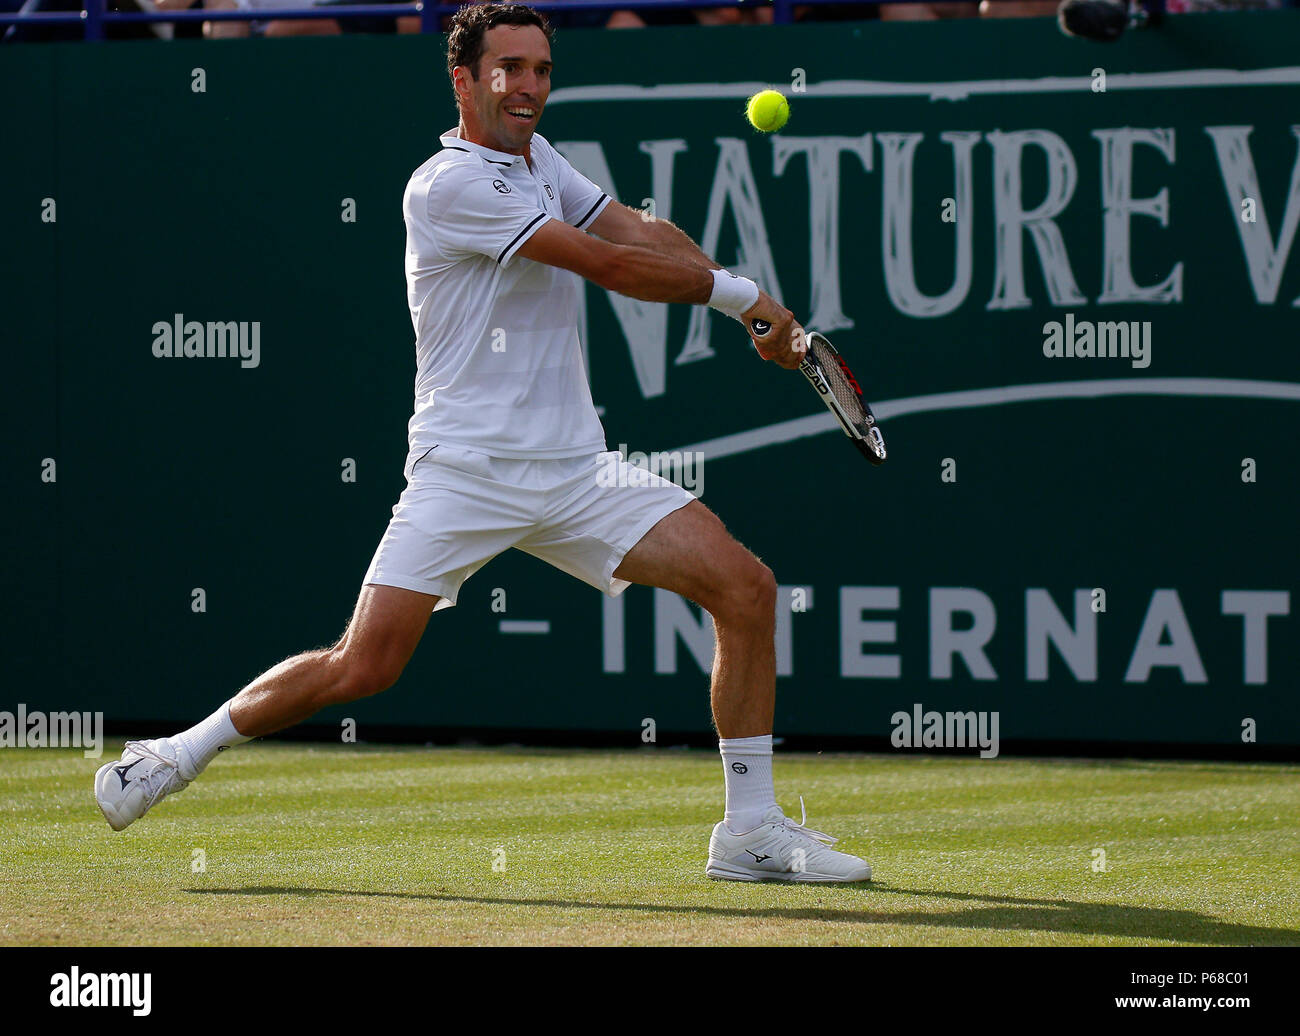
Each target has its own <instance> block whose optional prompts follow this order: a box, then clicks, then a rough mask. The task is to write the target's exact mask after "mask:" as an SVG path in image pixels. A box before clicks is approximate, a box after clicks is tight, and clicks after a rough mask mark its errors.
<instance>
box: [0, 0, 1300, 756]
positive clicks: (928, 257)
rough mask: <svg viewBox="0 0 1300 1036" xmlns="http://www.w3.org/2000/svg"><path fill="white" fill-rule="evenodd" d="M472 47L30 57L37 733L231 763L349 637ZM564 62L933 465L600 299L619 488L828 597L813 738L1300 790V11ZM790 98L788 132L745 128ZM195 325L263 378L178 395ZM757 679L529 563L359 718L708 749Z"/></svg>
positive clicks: (1, 222) (18, 559) (741, 42)
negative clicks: (457, 60)
mask: <svg viewBox="0 0 1300 1036" xmlns="http://www.w3.org/2000/svg"><path fill="white" fill-rule="evenodd" d="M439 47H440V41H439V40H437V39H423V38H388V39H383V38H374V39H365V38H345V39H339V40H283V41H281V40H277V41H253V42H248V43H231V44H222V45H211V44H200V43H195V44H187V43H173V44H169V45H162V44H155V43H141V44H134V43H132V44H114V45H111V46H102V47H91V46H62V45H53V46H42V47H34V46H33V47H23V48H7V49H6V50H5V51H4V52H3V53H2V54H0V87H2V88H3V91H4V95H5V96H6V97H7V98H9V99H10V104H9V105H7V117H8V121H9V125H8V126H7V127H6V130H5V137H6V141H7V143H8V145H9V146H8V147H6V157H5V161H4V163H3V164H0V182H2V183H3V192H2V194H0V233H2V234H3V239H4V241H5V247H4V255H5V263H6V269H5V271H4V275H3V279H2V281H0V283H2V284H3V287H2V288H0V291H3V293H4V308H5V314H6V318H5V331H4V335H5V346H6V348H5V355H6V357H7V361H8V365H7V367H8V369H7V374H8V376H7V378H6V379H5V381H6V388H7V393H6V403H5V410H6V417H7V425H8V427H7V431H6V435H5V446H4V449H5V454H4V468H3V478H4V485H5V496H6V501H7V506H6V507H5V509H4V511H5V521H6V522H7V523H9V526H10V527H9V529H8V535H7V537H6V540H5V542H6V544H7V547H8V549H7V551H6V553H7V558H6V591H7V592H6V595H5V597H6V600H7V601H8V606H7V607H6V621H5V624H4V626H5V630H6V637H7V638H8V643H7V645H6V652H5V654H6V658H7V661H8V665H7V667H6V668H7V675H6V680H5V691H4V699H5V701H4V702H0V709H13V708H14V707H15V705H16V704H17V703H24V704H25V705H26V706H27V707H28V708H30V709H49V710H53V709H80V710H88V711H89V710H102V711H103V712H104V713H105V714H106V716H107V717H108V718H109V719H117V720H141V721H144V720H160V721H166V722H168V723H175V722H180V721H184V720H189V719H191V718H195V717H199V716H202V715H205V714H207V712H209V711H210V710H211V709H212V708H213V707H215V705H216V704H218V703H219V702H220V701H222V700H224V698H225V697H228V696H229V695H230V694H231V693H233V692H234V691H235V690H237V689H238V688H239V687H240V686H241V685H242V684H243V683H245V682H246V681H248V680H249V679H251V678H252V677H253V676H255V675H256V674H257V673H258V672H260V671H261V670H263V669H265V668H267V667H269V666H270V665H272V664H274V663H275V662H277V661H279V660H280V659H281V658H283V657H285V656H287V655H289V654H292V653H295V652H297V651H300V650H304V649H306V648H309V647H317V646H321V645H324V644H326V643H329V642H331V641H332V640H333V639H334V638H336V637H337V636H338V634H339V633H340V632H341V630H342V627H343V624H344V622H345V620H346V618H347V615H348V614H349V612H350V609H351V606H352V603H353V601H354V599H355V596H356V593H357V591H358V589H359V584H360V581H361V577H362V575H363V573H364V572H365V570H366V566H367V564H368V563H369V560H370V557H371V554H372V553H373V551H374V548H375V545H376V544H377V542H378V540H379V537H380V535H381V534H382V533H383V530H384V527H385V525H386V523H387V521H388V517H389V512H390V509H391V507H392V505H393V503H394V502H395V501H396V498H397V495H398V494H399V492H400V491H401V488H402V485H403V478H402V466H403V459H404V457H405V423H406V420H407V418H408V417H409V414H410V408H411V388H412V376H413V372H414V362H413V361H414V350H413V337H412V332H411V325H410V320H409V316H408V313H407V310H406V305H405V292H404V282H403V262H402V255H403V244H404V239H403V233H404V232H403V224H402V219H401V196H402V190H403V188H404V186H405V184H406V180H407V178H408V176H409V175H410V173H411V171H412V170H414V169H415V168H416V167H417V166H418V165H420V164H421V163H422V162H423V161H424V160H425V159H426V158H427V157H428V156H429V155H430V154H431V153H432V152H434V151H435V150H437V148H438V146H439V145H438V143H437V137H438V135H439V134H440V133H442V132H444V131H446V130H447V129H449V128H450V127H451V126H453V125H454V124H455V114H454V110H453V108H452V104H451V100H450V91H449V88H448V86H447V83H446V75H445V66H444V62H443V58H442V55H441V51H440V49H439ZM554 54H555V59H556V70H555V76H554V79H555V84H554V86H555V88H554V90H553V92H552V95H551V98H550V102H549V104H548V106H547V109H546V112H545V113H544V115H543V117H542V120H541V125H540V132H541V133H542V134H543V135H544V136H545V137H546V138H547V139H549V140H550V141H551V142H552V143H553V144H554V145H555V146H556V147H557V148H558V149H559V150H560V151H561V152H562V153H563V154H564V155H565V156H566V157H567V158H568V159H569V160H570V161H571V162H572V163H573V164H574V165H575V166H576V167H578V168H579V169H580V170H582V171H583V172H584V173H585V174H586V175H587V176H589V177H591V178H592V179H593V180H595V181H596V182H597V183H599V184H600V185H601V186H602V187H603V188H604V189H606V190H607V191H608V192H610V193H611V194H613V195H615V196H616V197H617V198H619V199H620V200H621V201H623V202H624V203H626V204H628V205H631V206H633V207H635V208H644V209H647V210H650V209H651V208H653V211H654V213H655V214H656V215H658V216H660V217H665V218H668V219H671V220H672V221H674V222H675V223H677V224H678V225H680V226H681V227H682V228H683V229H684V230H685V231H686V232H687V233H689V234H690V235H691V236H692V237H693V238H695V239H696V240H697V241H699V242H700V243H701V245H702V247H703V248H704V249H705V250H706V251H708V252H709V253H710V254H712V255H714V256H715V257H716V258H717V259H718V261H719V262H721V263H723V264H724V265H726V266H728V267H729V268H731V269H732V270H734V271H736V272H738V273H743V274H746V275H748V276H750V277H753V278H755V279H756V280H758V281H759V282H760V283H761V284H762V285H763V287H764V288H766V289H767V290H768V291H769V292H771V293H772V294H773V295H775V296H776V297H778V298H779V299H780V300H781V301H783V302H784V303H785V304H786V305H787V306H789V307H790V308H791V309H793V310H794V312H795V313H796V315H797V316H798V317H799V318H800V319H801V320H802V321H803V322H804V324H805V325H806V326H807V327H810V328H815V329H818V330H820V331H823V332H824V333H826V334H828V335H829V336H830V337H831V339H832V340H833V341H834V342H835V343H836V345H837V346H838V347H839V348H840V349H841V350H842V351H843V352H844V353H845V355H846V356H847V357H848V358H849V360H850V362H851V363H852V364H853V365H854V367H855V368H857V369H858V371H859V374H860V375H861V377H862V379H863V381H864V388H865V390H866V393H867V395H868V396H869V397H870V398H871V399H872V401H873V402H874V403H875V409H876V413H877V416H878V417H879V418H880V419H881V422H882V426H883V428H884V431H885V435H886V438H887V441H888V443H889V447H890V459H889V461H888V463H887V464H886V465H885V466H884V467H882V468H878V469H877V468H871V467H869V466H868V465H867V464H866V463H865V462H864V461H863V460H862V458H861V457H860V456H859V455H858V454H857V453H856V451H854V450H853V448H852V447H851V446H850V444H849V443H848V442H847V441H846V440H845V439H844V438H843V436H842V435H841V434H840V433H839V431H838V430H837V429H836V428H835V426H834V424H833V422H832V420H831V418H830V416H829V415H828V414H827V413H826V412H825V411H824V409H822V408H821V407H820V404H819V403H818V401H817V400H816V399H815V398H814V396H813V395H812V394H811V393H810V392H809V391H808V389H807V386H806V384H804V382H803V381H802V379H801V378H800V377H799V376H798V375H797V374H793V373H791V372H788V371H783V370H780V369H778V368H776V367H775V366H773V365H770V364H764V363H762V362H761V361H760V360H759V359H758V358H757V357H756V356H755V355H754V353H753V351H752V349H751V348H750V347H749V344H748V340H747V339H746V337H745V335H744V333H743V331H742V330H741V329H740V328H738V327H737V326H736V325H735V324H734V323H733V322H731V321H730V320H727V319H726V318H724V317H720V316H718V315H717V314H714V313H712V312H710V311H708V310H707V309H705V308H703V307H686V306H675V307H668V306H663V305H657V304H647V303H641V302H637V301H634V300H631V299H627V298H623V297H619V296H613V295H610V294H609V293H607V292H605V291H603V290H601V289H598V288H597V287H595V286H589V287H588V289H587V293H586V297H585V300H584V317H583V320H584V326H585V328H586V334H585V336H584V340H585V344H586V347H587V353H588V360H589V366H590V372H591V380H592V386H593V394H594V397H595V400H596V402H597V404H598V406H600V407H601V410H602V416H603V420H604V422H605V428H606V431H607V436H608V444H609V447H610V448H611V449H618V448H622V449H623V450H624V451H625V452H626V453H629V454H641V455H643V456H644V459H645V463H646V464H647V465H650V464H652V463H653V464H657V465H659V466H660V467H661V468H662V467H663V466H664V465H665V464H668V465H669V470H668V471H667V473H669V474H671V475H673V476H674V477H676V478H677V479H678V480H679V481H681V482H682V484H683V485H686V486H687V488H689V489H691V490H692V491H694V492H696V493H697V495H700V496H701V497H702V499H703V500H704V502H705V503H706V504H708V505H709V506H710V507H712V508H713V509H714V510H715V511H716V512H717V513H718V514H719V515H720V516H721V517H722V518H723V520H724V521H725V522H726V523H727V525H728V527H729V528H730V529H731V530H732V531H733V532H734V533H735V535H736V536H737V537H738V538H739V539H741V540H742V542H744V543H745V544H746V545H748V546H749V547H750V548H751V549H752V550H754V551H755V553H757V554H759V555H760V556H761V557H762V558H763V559H764V561H765V562H767V563H768V564H769V565H770V566H771V567H772V569H773V570H774V571H775V573H776V575H777V579H778V581H779V583H780V584H781V586H782V591H781V604H780V608H779V614H778V628H777V656H778V668H779V674H780V675H779V677H778V708H777V724H778V733H781V734H787V735H796V734H799V735H811V736H825V735H839V736H848V737H862V738H880V737H887V736H890V735H891V734H898V733H899V732H900V731H901V730H903V728H904V727H906V726H907V725H908V724H913V725H915V722H916V719H917V717H920V723H921V724H922V725H923V724H924V715H925V713H927V712H936V711H937V712H949V711H963V712H964V711H974V712H980V713H985V714H988V715H990V716H991V715H992V714H994V713H996V716H997V721H998V724H999V734H1000V738H1001V739H1002V742H1003V743H1004V744H1009V743H1013V742H1015V741H1017V740H1019V741H1044V740H1050V741H1075V742H1089V741H1116V742H1156V743H1165V744H1189V745H1190V744H1201V745H1217V746H1230V745H1242V744H1246V745H1250V744H1256V745H1259V746H1261V747H1264V746H1272V747H1274V748H1277V747H1279V746H1292V747H1296V746H1300V699H1298V697H1297V693H1298V692H1297V687H1298V686H1300V680H1298V678H1300V661H1298V658H1297V650H1296V648H1297V616H1296V614H1295V610H1294V602H1293V592H1294V591H1295V589H1296V584H1297V573H1298V571H1300V565H1298V563H1297V549H1296V527H1297V502H1298V501H1300V495H1298V491H1297V488H1296V472H1297V460H1298V458H1297V439H1298V435H1297V433H1298V432H1300V378H1297V371H1298V370H1300V353H1298V352H1297V349H1298V348H1300V346H1298V345H1297V324H1298V317H1300V314H1298V313H1297V307H1300V262H1298V261H1297V259H1296V257H1295V255H1294V251H1295V249H1294V247H1293V246H1294V245H1295V238H1296V230H1297V224H1298V223H1300V162H1298V161H1297V156H1298V152H1297V146H1298V142H1300V103H1298V102H1300V65H1298V64H1297V63H1296V58H1295V55H1296V54H1300V16H1297V15H1296V14H1295V13H1292V12H1276V13H1252V14H1242V15H1196V16H1186V17H1177V18H1172V19H1170V20H1169V21H1168V23H1167V25H1166V26H1164V27H1163V28H1161V29H1160V30H1158V31H1148V32H1142V33H1132V34H1130V35H1128V36H1126V37H1125V38H1124V39H1123V41H1122V42H1120V43H1118V44H1115V45H1113V46H1106V47H1099V46H1095V45H1089V44H1086V43H1084V42H1082V41H1078V40H1071V39H1067V38H1065V37H1063V36H1062V35H1061V34H1060V33H1059V32H1058V30H1057V29H1056V27H1055V24H1054V23H1053V22H1051V21H1050V20H1041V21H1032V22H1002V21H998V22H969V23H965V22H958V23H943V24H930V25H895V24H874V23H867V24H862V25H845V24H840V25H834V26H797V27H793V28H790V29H778V28H770V27H762V28H754V29H691V30H682V31H677V30H659V31H653V32H649V31H647V32H642V33H636V32H605V31H590V32H588V31H573V32H562V33H561V34H560V36H559V37H558V39H557V40H556V44H555V51H554ZM766 86H775V87H777V88H779V89H781V90H783V91H784V92H785V93H786V94H787V95H788V96H789V98H790V101H791V108H792V116H791V119H790V121H789V123H788V124H787V126H786V127H785V128H784V129H783V130H781V131H780V132H779V133H776V134H773V135H771V136H764V135H761V134H758V133H755V132H754V131H752V130H750V129H749V127H748V126H747V125H746V123H745V122H744V120H743V116H742V114H741V112H742V107H743V101H744V98H745V97H746V96H748V95H749V94H751V93H753V92H754V91H756V90H757V89H760V88H762V87H766ZM20 99H21V101H20ZM192 321H199V322H202V323H203V326H204V327H205V328H206V329H211V328H213V327H214V326H215V327H216V328H217V333H219V334H220V335H221V336H223V337H224V339H225V340H226V342H227V344H228V349H227V352H228V353H229V354H230V355H228V356H227V357H225V358H206V357H204V358H176V357H167V356H166V355H158V354H159V353H160V352H164V350H162V349H160V348H157V347H156V343H157V341H158V340H159V337H160V336H163V337H165V334H173V335H174V334H175V332H174V330H171V331H167V332H165V333H164V332H163V331H159V330H158V328H159V327H162V328H170V329H174V328H175V327H176V326H177V325H178V324H179V325H180V327H181V334H182V335H183V334H184V328H185V324H186V323H187V322H192ZM236 343H238V344H237V345H236ZM655 454H658V455H659V456H657V457H656V456H653V455H655ZM663 455H667V458H665V456H663ZM711 650H712V635H711V629H710V625H709V620H708V617H707V616H706V615H702V614H701V613H700V611H699V609H697V608H696V607H695V606H693V605H690V604H688V603H686V602H684V601H683V600H681V599H680V598H678V597H676V596H673V595H670V594H666V593H662V592H658V591H652V590H649V589H646V588H641V587H634V588H633V589H631V590H629V591H628V592H627V594H626V595H624V596H623V597H620V598H617V599H609V598H605V597H603V596H602V595H601V594H600V593H598V592H597V591H595V590H593V589H591V588H590V587H587V586H585V585H583V584H581V583H578V582H576V581H574V580H573V579H571V578H569V577H567V576H565V575H563V574H561V573H559V572H557V571H553V570H551V569H548V568H546V567H545V566H544V565H543V564H541V563H540V562H538V561H536V560H534V559H532V558H530V557H526V556H524V555H521V554H518V553H515V552H509V553H507V554H505V555H503V556H501V557H499V558H498V559H496V560H495V561H493V562H492V563H491V564H490V565H489V566H488V567H487V568H485V569H484V570H483V571H482V572H480V573H479V574H478V575H476V576H475V577H474V578H473V579H472V580H471V581H470V582H469V583H468V584H466V586H465V588H464V590H463V591H462V594H461V597H460V602H459V606H458V607H456V608H454V609H451V610H449V611H444V612H439V613H438V614H436V615H435V616H434V618H433V620H432V622H431V624H430V628H429V631H428V633H427V634H426V636H425V640H424V642H423V643H422V645H421V647H420V649H419V651H418V652H417V654H416V656H415V658H414V660H413V661H412V663H411V665H410V666H409V667H408V669H407V671H406V673H405V675H404V676H403V678H402V680H401V681H400V683H399V684H398V685H397V687H396V688H394V689H393V690H391V691H389V692H387V693H385V694H383V695H380V696H378V697H376V698H373V699H369V700H367V701H365V702H361V703H357V704H356V705H354V706H350V707H348V708H347V709H344V710H334V712H336V713H337V715H334V713H330V714H327V715H326V716H325V719H326V720H328V721H329V722H332V723H337V722H339V720H340V719H342V718H343V717H344V716H347V717H352V718H356V719H357V721H358V723H359V724H360V728H361V730H362V732H363V736H364V730H365V727H366V725H367V724H372V725H380V724H396V725H410V726H422V727H461V728H487V727H491V728H516V729H521V730H536V731H566V730H572V731H587V732H593V731H604V732H613V733H614V735H615V737H616V738H621V737H626V739H627V741H628V743H639V742H640V740H641V735H642V731H643V729H645V721H646V720H647V719H650V720H653V721H654V724H655V726H656V728H657V729H658V730H661V731H687V732H689V731H696V732H703V731H705V730H707V729H708V724H709V711H708V695H707V683H708V679H707V674H708V672H709V668H710V665H711ZM5 702H8V703H9V704H5ZM900 717H905V718H900Z"/></svg>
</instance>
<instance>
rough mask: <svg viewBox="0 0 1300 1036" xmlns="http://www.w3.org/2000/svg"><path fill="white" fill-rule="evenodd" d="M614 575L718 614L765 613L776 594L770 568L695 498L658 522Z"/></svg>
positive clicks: (632, 550)
mask: <svg viewBox="0 0 1300 1036" xmlns="http://www.w3.org/2000/svg"><path fill="white" fill-rule="evenodd" d="M614 575H615V576H616V577H617V578H619V579H626V580H627V581H628V582H629V583H640V584H642V585H644V586H658V587H662V588H663V589H665V590H671V591H673V592H674V593H678V594H681V595H682V596H683V597H687V598H689V599H690V600H692V601H695V602H697V603H698V604H700V605H703V606H704V607H705V608H707V609H709V611H711V612H713V613H714V614H715V616H716V615H717V613H718V611H726V610H745V609H747V608H749V607H755V608H759V609H765V608H766V605H767V603H768V601H769V599H773V598H774V597H775V593H776V584H775V581H774V580H773V578H772V572H771V570H770V569H769V568H768V567H767V566H766V565H764V564H763V563H762V562H761V561H759V560H758V558H756V557H755V556H754V555H753V554H752V553H750V551H749V550H747V549H746V548H745V546H744V545H743V544H741V543H740V542H739V541H738V540H737V539H736V538H735V537H734V536H732V535H731V533H729V532H727V529H726V527H725V526H724V525H723V524H722V522H721V520H720V519H719V518H718V516H717V515H716V514H714V513H713V512H712V511H710V510H709V509H708V508H707V507H705V506H704V504H702V503H700V501H698V500H692V501H691V502H690V503H689V504H687V505H686V506H685V507H681V508H679V509H678V510H676V511H673V512H672V513H671V514H669V515H667V516H666V517H665V518H663V519H662V520H661V521H660V522H659V523H658V524H657V525H655V526H654V527H653V528H652V529H651V530H650V531H649V532H648V533H646V534H645V536H643V537H642V538H641V539H640V540H639V541H638V542H637V544H636V546H634V547H633V548H632V549H631V550H629V551H628V552H627V554H626V555H625V556H624V557H623V560H622V561H621V562H620V563H619V566H618V568H616V569H615V570H614Z"/></svg>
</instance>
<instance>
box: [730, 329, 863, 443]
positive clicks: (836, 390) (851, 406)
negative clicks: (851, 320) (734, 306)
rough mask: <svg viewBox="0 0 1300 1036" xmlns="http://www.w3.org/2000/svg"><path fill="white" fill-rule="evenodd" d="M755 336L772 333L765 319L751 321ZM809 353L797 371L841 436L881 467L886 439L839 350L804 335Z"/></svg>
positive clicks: (820, 337) (818, 336)
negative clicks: (829, 413) (829, 415)
mask: <svg viewBox="0 0 1300 1036" xmlns="http://www.w3.org/2000/svg"><path fill="white" fill-rule="evenodd" d="M750 326H751V327H752V328H753V330H754V334H756V335H758V336H759V337H760V338H761V337H762V336H763V335H765V334H767V333H768V332H769V331H770V330H772V325H771V324H769V323H768V322H767V321H766V320H758V319H757V318H756V319H754V320H752V321H750ZM805 338H806V341H807V343H808V351H807V353H805V354H804V360H803V363H801V364H800V365H799V369H800V370H801V371H803V376H804V377H805V378H807V379H808V382H809V384H811V385H812V387H813V388H815V389H816V390H817V395H818V396H819V397H820V398H821V401H822V402H823V403H825V404H826V409H827V410H829V411H830V412H831V413H832V414H834V415H835V419H836V420H837V421H839V423H840V427H841V428H843V429H844V434H845V435H847V436H848V437H849V439H850V440H851V441H852V443H853V445H854V446H856V447H857V448H858V450H859V451H860V452H861V453H862V455H863V456H864V457H866V458H867V460H869V461H871V463H872V464H884V463H885V457H886V456H887V454H886V453H885V437H884V436H883V435H881V434H880V426H879V425H877V424H876V415H875V414H873V413H872V412H871V407H870V405H869V404H868V403H867V401H866V399H865V398H863V395H862V386H860V385H859V384H858V379H857V378H855V377H854V376H853V372H852V371H851V370H849V365H848V364H847V363H845V362H844V357H843V356H841V355H840V354H839V350H837V349H836V348H835V346H833V345H831V343H830V340H829V339H828V338H827V337H826V336H825V335H824V334H822V333H821V332H820V331H808V332H806V333H805Z"/></svg>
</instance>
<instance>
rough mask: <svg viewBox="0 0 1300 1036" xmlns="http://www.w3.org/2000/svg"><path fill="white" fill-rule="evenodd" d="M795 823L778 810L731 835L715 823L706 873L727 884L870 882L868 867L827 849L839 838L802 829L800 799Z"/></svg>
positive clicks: (802, 819) (850, 857) (723, 827)
mask: <svg viewBox="0 0 1300 1036" xmlns="http://www.w3.org/2000/svg"><path fill="white" fill-rule="evenodd" d="M799 810H800V814H801V816H800V820H799V823H797V824H796V823H795V822H794V821H793V820H791V819H790V818H789V817H787V816H786V815H785V814H784V813H783V812H782V811H781V807H780V806H775V807H773V808H772V809H770V810H768V811H767V813H766V814H764V816H763V822H762V823H761V824H759V825H758V827H756V828H754V830H752V831H746V832H745V833H744V834H739V835H736V834H732V833H731V832H730V831H728V830H727V826H726V824H722V823H719V824H718V825H717V826H716V827H715V828H714V829H713V837H712V838H710V839H709V862H708V865H707V866H706V867H705V868H704V873H705V874H707V875H708V876H709V877H710V878H717V879H719V880H725V881H806V882H817V883H829V882H846V881H869V880H871V865H870V864H869V863H867V862H866V861H865V860H860V859H858V858H857V857H856V856H850V855H849V854H848V853H841V852H836V851H835V850H834V849H830V848H828V846H830V845H833V844H835V842H836V841H837V839H835V838H832V837H831V836H830V835H828V834H823V833H822V832H821V831H813V830H812V829H811V828H807V827H804V821H805V820H807V819H808V814H807V812H806V811H805V810H804V807H803V799H802V797H801V798H800V799H799Z"/></svg>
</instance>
